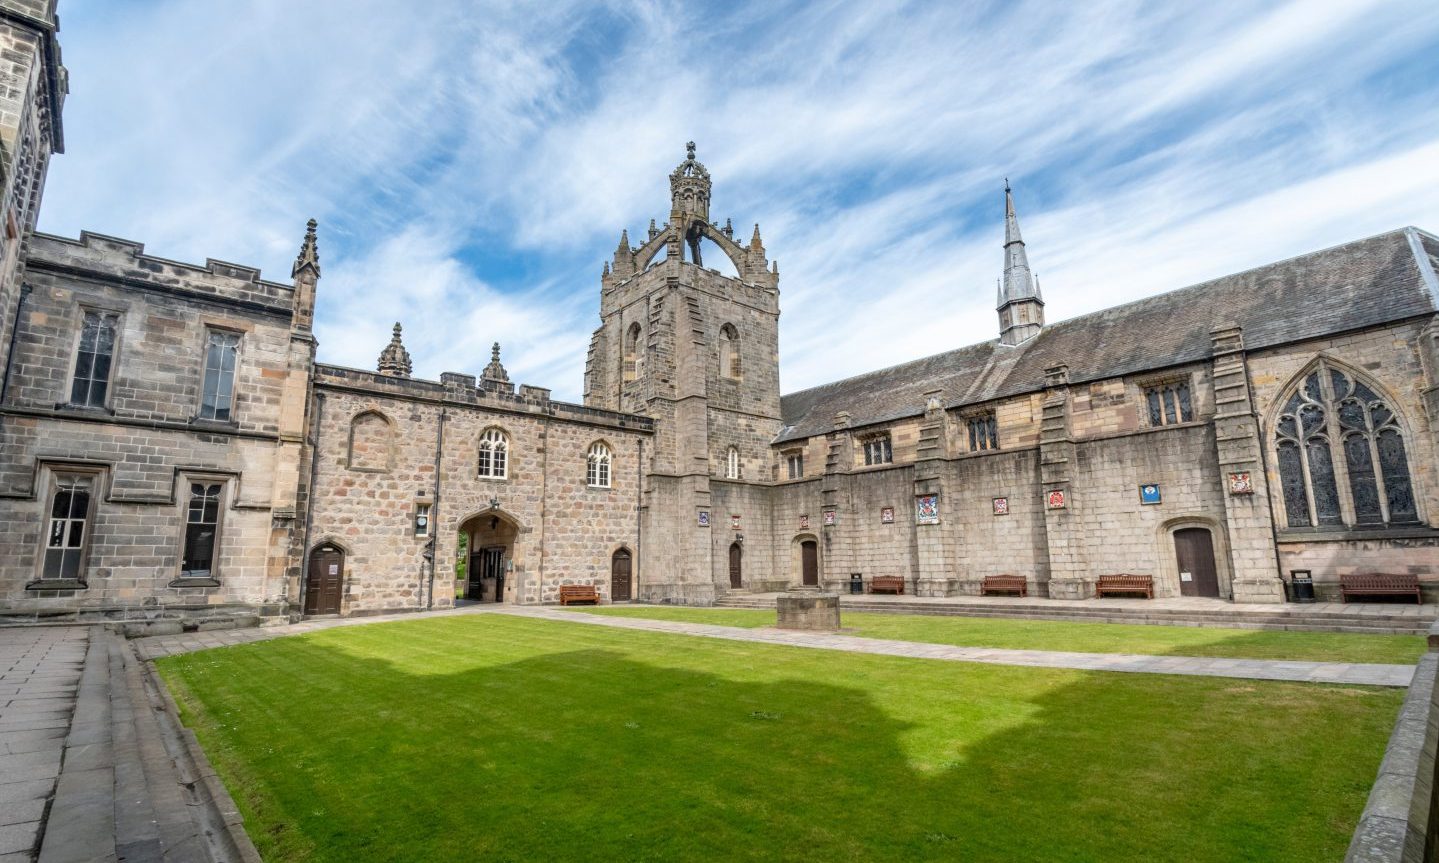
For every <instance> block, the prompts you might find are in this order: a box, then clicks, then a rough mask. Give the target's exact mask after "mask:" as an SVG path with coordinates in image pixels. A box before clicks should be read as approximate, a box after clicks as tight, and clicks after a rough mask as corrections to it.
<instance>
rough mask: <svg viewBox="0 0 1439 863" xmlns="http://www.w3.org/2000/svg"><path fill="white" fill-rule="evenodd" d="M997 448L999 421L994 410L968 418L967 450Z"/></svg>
mask: <svg viewBox="0 0 1439 863" xmlns="http://www.w3.org/2000/svg"><path fill="white" fill-rule="evenodd" d="M991 449H999V421H998V420H997V419H996V418H995V415H994V411H990V412H988V413H985V414H981V415H979V416H975V417H970V418H969V451H970V452H983V451H985V450H991Z"/></svg>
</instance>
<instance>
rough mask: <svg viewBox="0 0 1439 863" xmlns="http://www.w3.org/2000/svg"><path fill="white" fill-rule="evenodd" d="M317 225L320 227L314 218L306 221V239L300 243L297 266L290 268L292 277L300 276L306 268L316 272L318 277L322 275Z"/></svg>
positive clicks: (296, 260)
mask: <svg viewBox="0 0 1439 863" xmlns="http://www.w3.org/2000/svg"><path fill="white" fill-rule="evenodd" d="M317 227H319V222H316V221H315V220H314V219H311V220H310V221H308V222H306V223H305V239H304V241H303V242H302V243H300V254H299V255H298V256H296V258H295V266H294V267H293V268H291V270H290V278H292V279H293V278H298V277H299V275H300V273H302V272H304V271H305V270H309V271H310V272H312V273H314V274H315V278H317V279H318V278H319V277H320V250H319V247H318V246H316V244H315V228H317Z"/></svg>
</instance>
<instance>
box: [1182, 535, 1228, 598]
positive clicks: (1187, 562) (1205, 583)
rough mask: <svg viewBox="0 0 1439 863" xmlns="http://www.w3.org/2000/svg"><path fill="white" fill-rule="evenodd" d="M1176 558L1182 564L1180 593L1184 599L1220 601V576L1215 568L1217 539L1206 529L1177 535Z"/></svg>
mask: <svg viewBox="0 0 1439 863" xmlns="http://www.w3.org/2000/svg"><path fill="white" fill-rule="evenodd" d="M1174 557H1175V560H1176V561H1177V562H1178V564H1179V592H1180V594H1181V595H1183V596H1212V597H1215V598H1218V597H1219V573H1218V571H1217V570H1216V569H1215V566H1214V538H1213V536H1211V535H1210V533H1209V531H1207V530H1205V529H1204V528H1202V527H1186V528H1183V529H1182V530H1176V531H1175V532H1174Z"/></svg>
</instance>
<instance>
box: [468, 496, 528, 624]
mask: <svg viewBox="0 0 1439 863" xmlns="http://www.w3.org/2000/svg"><path fill="white" fill-rule="evenodd" d="M460 533H462V534H464V535H465V548H466V550H467V551H468V555H467V556H466V560H465V577H464V579H463V580H462V581H461V582H460V584H459V591H458V598H459V599H463V600H466V601H469V602H514V601H515V599H516V592H515V590H516V587H517V585H515V584H514V579H513V578H511V575H512V574H513V572H514V550H515V537H516V536H518V535H519V526H518V525H516V524H515V523H514V522H513V521H511V520H510V519H509V518H508V517H507V516H505V514H504V513H501V512H494V511H492V512H485V513H481V514H479V515H477V516H474V517H473V518H470V519H468V520H467V521H465V523H464V524H462V525H460Z"/></svg>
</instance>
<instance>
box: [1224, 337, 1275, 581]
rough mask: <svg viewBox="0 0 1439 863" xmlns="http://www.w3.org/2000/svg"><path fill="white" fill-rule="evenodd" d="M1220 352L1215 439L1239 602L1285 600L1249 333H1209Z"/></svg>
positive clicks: (1231, 560) (1231, 563) (1226, 528)
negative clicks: (1252, 385) (1247, 347)
mask: <svg viewBox="0 0 1439 863" xmlns="http://www.w3.org/2000/svg"><path fill="white" fill-rule="evenodd" d="M1209 335H1210V338H1211V340H1212V343H1213V353H1214V444H1215V448H1216V450H1217V451H1218V455H1219V472H1220V474H1221V476H1220V477H1219V478H1218V479H1219V481H1220V482H1222V483H1223V484H1224V486H1223V492H1224V527H1225V532H1226V533H1227V539H1228V542H1229V556H1230V565H1231V571H1232V572H1233V574H1234V580H1233V590H1234V601H1235V602H1283V601H1284V583H1283V582H1282V581H1281V580H1280V577H1279V568H1278V567H1279V564H1278V561H1277V560H1275V558H1274V518H1273V511H1272V510H1271V509H1270V508H1269V481H1268V477H1267V476H1266V475H1265V471H1264V461H1263V456H1262V450H1261V447H1262V446H1263V441H1262V440H1261V438H1260V429H1259V418H1258V417H1256V416H1255V415H1254V405H1253V402H1252V401H1251V399H1250V395H1249V365H1248V362H1247V361H1246V359H1245V353H1244V334H1243V332H1242V331H1241V330H1240V328H1239V327H1238V326H1236V325H1233V324H1230V325H1226V326H1219V327H1215V328H1214V329H1213V330H1210V332H1209Z"/></svg>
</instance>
